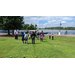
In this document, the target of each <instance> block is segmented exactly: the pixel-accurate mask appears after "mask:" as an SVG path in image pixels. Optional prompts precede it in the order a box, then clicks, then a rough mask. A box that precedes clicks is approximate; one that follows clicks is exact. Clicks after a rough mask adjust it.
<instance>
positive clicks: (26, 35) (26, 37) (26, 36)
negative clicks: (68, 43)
mask: <svg viewBox="0 0 75 75" xmlns="http://www.w3.org/2000/svg"><path fill="white" fill-rule="evenodd" d="M25 44H28V34H27V32H26V34H25Z"/></svg>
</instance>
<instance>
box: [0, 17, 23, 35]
mask: <svg viewBox="0 0 75 75" xmlns="http://www.w3.org/2000/svg"><path fill="white" fill-rule="evenodd" d="M0 23H1V24H0V26H1V28H2V29H4V30H8V35H10V31H9V30H14V29H21V28H22V24H24V22H23V17H22V16H1V17H0Z"/></svg>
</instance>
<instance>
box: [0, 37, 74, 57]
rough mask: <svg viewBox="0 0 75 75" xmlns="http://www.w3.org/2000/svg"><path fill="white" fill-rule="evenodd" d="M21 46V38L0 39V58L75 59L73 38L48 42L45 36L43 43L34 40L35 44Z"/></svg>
mask: <svg viewBox="0 0 75 75" xmlns="http://www.w3.org/2000/svg"><path fill="white" fill-rule="evenodd" d="M31 42H32V41H31V40H28V45H26V44H23V43H22V40H21V37H19V38H18V40H15V39H14V37H11V38H0V56H2V57H3V58H10V56H12V58H23V56H25V57H26V58H35V56H36V57H37V58H75V37H64V36H62V37H61V36H55V39H54V40H49V39H48V37H47V36H45V38H44V40H43V42H40V40H37V39H36V40H35V43H36V44H31Z"/></svg>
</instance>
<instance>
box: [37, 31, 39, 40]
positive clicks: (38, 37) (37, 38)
mask: <svg viewBox="0 0 75 75" xmlns="http://www.w3.org/2000/svg"><path fill="white" fill-rule="evenodd" d="M37 40H39V32H38V33H37Z"/></svg>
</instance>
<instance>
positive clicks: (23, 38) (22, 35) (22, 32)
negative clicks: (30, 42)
mask: <svg viewBox="0 0 75 75" xmlns="http://www.w3.org/2000/svg"><path fill="white" fill-rule="evenodd" d="M22 42H23V44H24V33H23V32H22Z"/></svg>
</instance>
